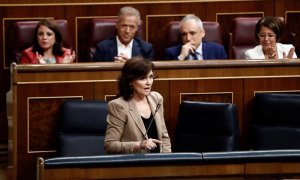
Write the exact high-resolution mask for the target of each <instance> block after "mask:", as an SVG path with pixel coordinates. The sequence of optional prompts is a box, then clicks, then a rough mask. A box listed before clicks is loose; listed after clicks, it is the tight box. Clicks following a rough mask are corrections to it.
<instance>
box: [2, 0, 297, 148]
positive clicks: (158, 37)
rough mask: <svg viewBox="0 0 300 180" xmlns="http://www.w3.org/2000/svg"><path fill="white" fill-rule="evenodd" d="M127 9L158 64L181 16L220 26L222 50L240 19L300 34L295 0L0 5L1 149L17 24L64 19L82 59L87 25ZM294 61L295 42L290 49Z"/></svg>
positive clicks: (68, 0)
mask: <svg viewBox="0 0 300 180" xmlns="http://www.w3.org/2000/svg"><path fill="white" fill-rule="evenodd" d="M125 5H130V6H134V7H135V8H137V9H139V10H140V12H141V17H142V20H143V22H144V24H143V28H144V37H145V40H146V41H148V42H150V43H152V44H153V45H154V47H155V52H156V53H155V59H163V56H164V54H163V53H164V49H165V48H166V43H165V41H164V40H165V29H166V25H167V23H168V22H169V21H172V20H179V19H181V17H182V16H183V15H185V14H196V15H197V16H199V17H200V18H201V19H202V20H203V21H216V22H219V23H220V25H221V28H222V37H223V45H224V46H225V48H226V50H227V53H228V54H229V52H228V49H229V39H228V33H229V32H230V31H231V20H232V19H233V18H235V17H239V16H247V17H249V16H252V17H253V16H259V17H262V16H281V17H284V18H285V20H286V22H287V26H288V28H289V30H290V31H291V32H294V33H296V34H299V33H300V28H299V27H298V24H299V23H298V22H299V21H300V13H299V10H300V1H298V0H239V1H237V0H164V1H160V0H153V1H149V0H142V1H128V0H84V1H83V0H74V1H73V0H45V1H39V0H14V1H10V0H2V1H1V2H0V17H1V20H2V21H1V22H0V24H1V27H2V28H0V42H2V43H0V55H1V57H2V58H0V61H1V63H0V83H1V84H0V87H1V88H0V145H4V146H6V145H7V127H8V124H7V114H6V93H7V92H8V91H9V89H10V83H11V82H10V64H11V62H12V61H13V60H12V57H11V47H12V46H13V42H14V34H13V31H12V29H13V28H12V27H13V24H14V22H16V21H24V20H38V19H41V18H43V17H49V18H54V19H66V20H67V21H68V23H69V30H70V34H71V38H72V44H73V48H74V49H75V50H76V54H77V57H76V61H77V62H85V61H88V59H87V51H86V50H85V47H86V46H87V45H86V43H87V41H86V39H82V38H81V37H82V36H83V35H85V33H86V29H85V27H86V23H87V22H88V21H89V20H91V19H93V18H104V17H115V16H116V14H117V12H118V10H119V9H120V8H121V7H123V6H125ZM294 45H295V46H296V52H297V53H298V56H299V49H300V38H296V42H295V44H294Z"/></svg>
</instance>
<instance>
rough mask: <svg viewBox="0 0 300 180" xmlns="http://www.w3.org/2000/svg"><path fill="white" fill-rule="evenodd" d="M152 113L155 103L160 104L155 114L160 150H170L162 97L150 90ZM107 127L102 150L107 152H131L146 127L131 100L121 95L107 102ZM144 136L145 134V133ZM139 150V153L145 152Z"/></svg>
mask: <svg viewBox="0 0 300 180" xmlns="http://www.w3.org/2000/svg"><path fill="white" fill-rule="evenodd" d="M147 100H148V102H149V105H150V108H151V111H152V114H153V115H154V112H155V109H156V107H157V104H159V103H160V104H161V106H160V108H159V110H158V111H157V113H156V115H155V117H154V118H155V123H156V127H157V133H158V139H159V140H160V141H162V142H163V143H162V144H161V145H160V152H162V153H167V152H171V142H170V138H169V135H168V131H167V128H166V125H165V120H164V112H163V97H162V96H161V95H160V94H159V93H157V92H154V91H152V92H151V93H150V94H149V95H148V96H147ZM107 122H108V125H107V129H106V134H105V140H104V150H105V152H106V153H108V154H128V153H135V152H133V147H134V144H136V142H141V141H142V140H143V138H144V134H146V129H145V126H144V123H143V120H142V118H141V116H140V115H139V113H138V110H137V108H136V106H135V103H134V102H133V101H132V100H129V101H125V100H124V99H123V97H120V98H117V99H115V100H112V101H110V102H109V103H108V116H107ZM146 138H148V137H147V135H146ZM147 152H148V151H146V150H140V153H147Z"/></svg>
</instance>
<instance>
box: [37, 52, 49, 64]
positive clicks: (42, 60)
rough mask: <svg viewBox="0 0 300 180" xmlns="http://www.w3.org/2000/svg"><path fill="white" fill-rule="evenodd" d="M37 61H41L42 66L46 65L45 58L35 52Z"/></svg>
mask: <svg viewBox="0 0 300 180" xmlns="http://www.w3.org/2000/svg"><path fill="white" fill-rule="evenodd" d="M35 56H36V59H37V60H38V61H39V63H40V64H46V61H45V60H44V59H43V56H42V55H40V54H39V53H38V52H35Z"/></svg>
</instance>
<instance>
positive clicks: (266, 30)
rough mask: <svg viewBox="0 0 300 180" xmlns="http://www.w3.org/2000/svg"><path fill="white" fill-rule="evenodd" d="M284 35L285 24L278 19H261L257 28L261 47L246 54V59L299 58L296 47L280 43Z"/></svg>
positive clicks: (257, 36) (257, 37) (256, 32)
mask: <svg viewBox="0 0 300 180" xmlns="http://www.w3.org/2000/svg"><path fill="white" fill-rule="evenodd" d="M283 33H284V22H283V21H282V20H281V19H280V18H278V17H272V16H267V17H263V18H261V19H260V20H259V21H258V22H257V24H256V27H255V38H256V40H257V41H258V42H259V44H260V45H258V46H256V47H254V48H253V49H249V50H247V51H246V53H245V57H246V59H292V58H297V55H296V53H295V47H294V46H293V45H291V44H281V43H279V42H280V40H281V38H282V35H283Z"/></svg>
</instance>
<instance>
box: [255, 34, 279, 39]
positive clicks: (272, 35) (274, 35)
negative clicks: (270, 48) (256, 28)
mask: <svg viewBox="0 0 300 180" xmlns="http://www.w3.org/2000/svg"><path fill="white" fill-rule="evenodd" d="M257 36H258V37H259V38H260V39H265V38H266V37H268V38H269V39H272V38H275V37H276V34H260V33H259V34H258V35H257Z"/></svg>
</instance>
